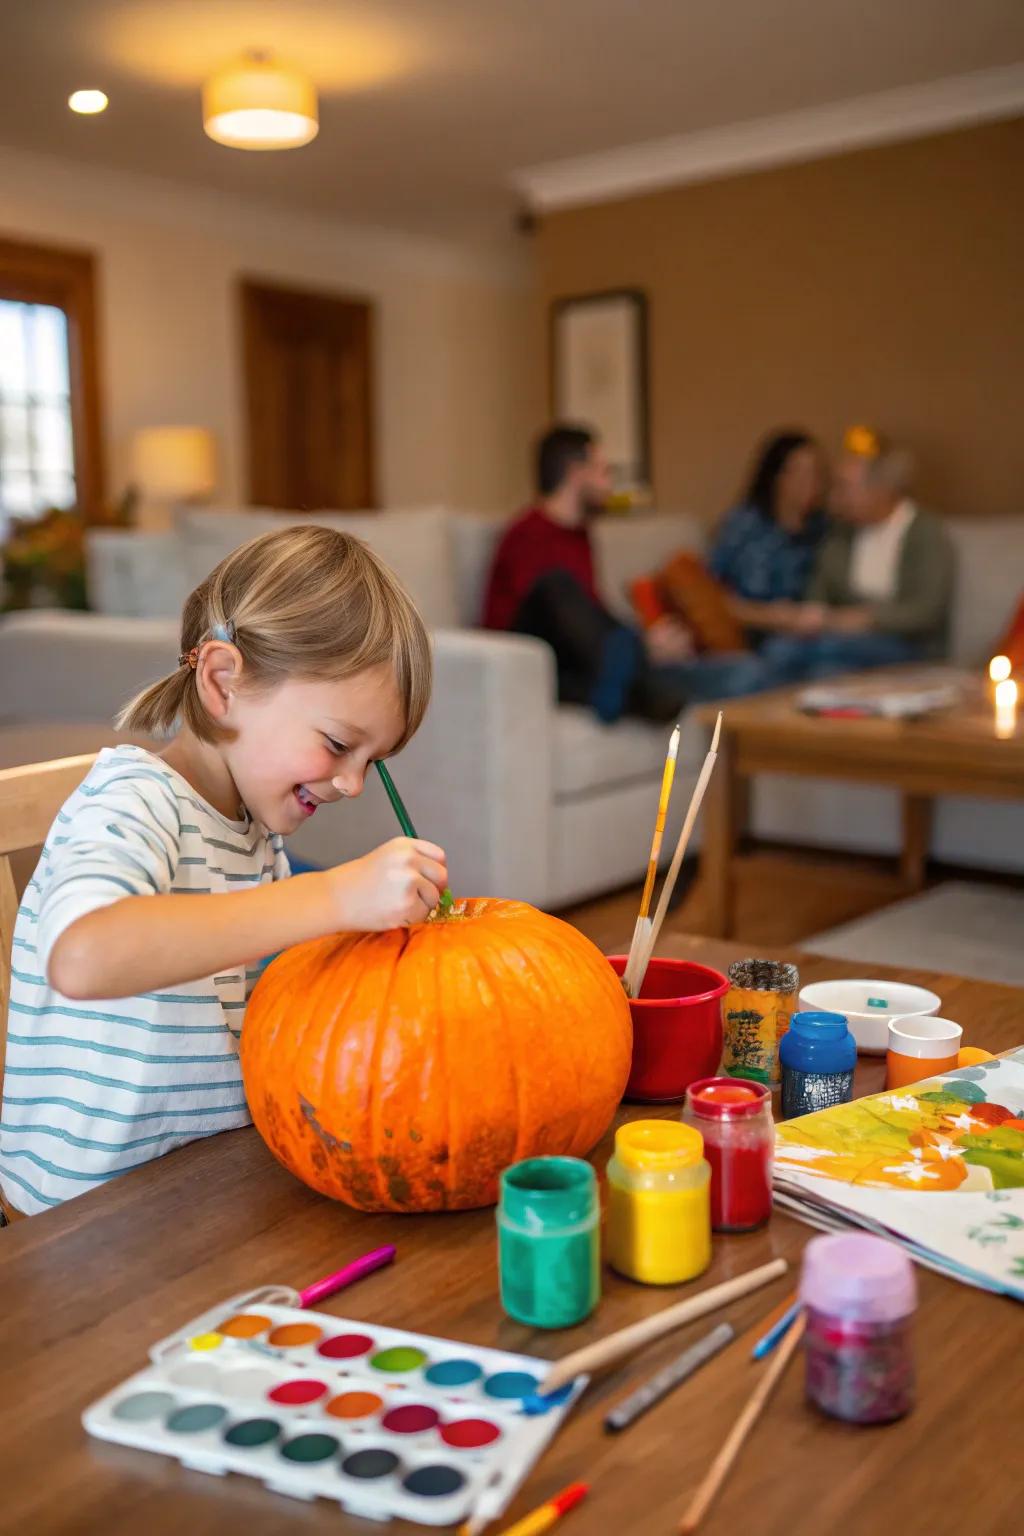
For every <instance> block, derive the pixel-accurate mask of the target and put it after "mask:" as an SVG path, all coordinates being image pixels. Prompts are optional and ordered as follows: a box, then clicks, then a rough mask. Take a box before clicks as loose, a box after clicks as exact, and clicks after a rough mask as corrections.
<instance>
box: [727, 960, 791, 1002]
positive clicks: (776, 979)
mask: <svg viewBox="0 0 1024 1536" xmlns="http://www.w3.org/2000/svg"><path fill="white" fill-rule="evenodd" d="M729 980H730V981H731V982H732V985H733V986H734V987H739V988H741V990H742V991H744V992H781V993H783V994H784V995H786V996H788V995H789V993H791V992H795V991H796V989H797V987H799V985H800V972H799V971H798V970H797V968H796V966H795V965H790V964H789V963H788V961H785V960H734V961H733V963H732V965H730V967H729Z"/></svg>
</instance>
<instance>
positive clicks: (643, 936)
mask: <svg viewBox="0 0 1024 1536" xmlns="http://www.w3.org/2000/svg"><path fill="white" fill-rule="evenodd" d="M678 755H679V727H678V725H677V726H676V727H675V729H674V730H673V732H672V735H671V736H670V737H669V743H668V752H667V753H666V755H665V769H664V772H663V773H662V776H661V793H660V794H659V796H658V813H657V816H656V817H655V821H654V836H653V837H652V838H651V856H650V858H649V859H648V861H647V878H646V880H645V881H644V889H643V895H642V896H641V897H640V911H639V912H638V913H637V918H636V924H635V926H634V928H633V942H632V943H631V944H630V946H629V959H628V960H627V961H626V969H625V972H624V974H623V977H622V985H623V987H624V988H625V990H626V996H627V997H635V996H636V992H635V990H634V987H633V982H634V979H635V970H636V966H637V964H638V963H639V960H640V956H641V955H642V954H643V951H644V948H645V946H646V942H647V939H648V938H649V936H650V931H651V923H650V918H649V916H648V913H649V912H650V910H651V897H652V896H653V895H654V881H655V879H656V877H657V874H658V859H659V857H660V855H661V842H662V838H663V837H664V835H665V818H666V816H667V815H668V802H669V799H670V797H671V794H672V780H673V779H674V778H675V773H676V758H677V757H678Z"/></svg>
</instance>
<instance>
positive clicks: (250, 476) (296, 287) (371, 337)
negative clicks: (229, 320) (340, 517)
mask: <svg viewBox="0 0 1024 1536" xmlns="http://www.w3.org/2000/svg"><path fill="white" fill-rule="evenodd" d="M236 291H237V299H236V305H237V314H238V323H239V327H240V330H241V342H242V345H241V348H240V355H241V365H242V380H241V384H242V395H243V400H244V410H245V458H246V485H247V491H248V495H249V498H250V500H259V498H258V497H257V496H255V495H254V491H253V486H254V483H255V481H256V479H257V478H258V475H257V466H256V457H255V454H256V447H255V443H254V440H253V439H254V433H253V428H252V401H251V396H250V394H249V387H250V386H249V380H250V377H251V374H252V371H253V369H254V366H255V363H256V348H257V346H258V340H257V334H256V326H255V324H254V315H253V310H252V307H251V302H250V301H251V300H255V299H257V298H258V297H259V296H260V295H265V296H268V297H271V298H272V297H274V296H275V295H279V296H280V297H282V298H285V299H292V300H295V299H298V300H302V299H304V298H307V299H309V300H310V301H311V302H312V303H329V304H341V305H350V306H351V307H352V308H353V309H356V310H358V311H359V312H360V314H361V316H362V318H363V320H364V323H365V327H366V336H365V357H366V392H367V406H368V409H367V413H366V463H367V474H366V479H367V495H366V496H365V498H363V508H364V509H365V510H372V509H374V508H376V507H377V505H378V500H377V491H378V474H377V433H376V404H377V396H376V378H375V369H374V356H375V341H376V310H377V306H376V302H375V300H374V299H373V298H372V297H371V296H369V295H367V294H365V293H352V292H348V291H339V290H337V289H329V288H314V287H310V286H308V285H306V284H304V283H291V282H280V281H277V280H275V279H273V278H266V277H261V276H260V275H259V274H257V273H250V272H243V273H241V274H240V275H239V277H238V279H237V283H236ZM282 510H290V509H287V508H285V509H282ZM340 510H345V509H340Z"/></svg>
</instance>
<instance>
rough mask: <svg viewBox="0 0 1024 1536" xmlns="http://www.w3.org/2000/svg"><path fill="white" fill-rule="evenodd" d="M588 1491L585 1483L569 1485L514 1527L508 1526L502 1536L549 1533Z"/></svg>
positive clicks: (531, 1535) (539, 1535)
mask: <svg viewBox="0 0 1024 1536" xmlns="http://www.w3.org/2000/svg"><path fill="white" fill-rule="evenodd" d="M589 1491H590V1490H589V1485H588V1484H587V1483H570V1484H569V1486H568V1488H563V1489H562V1491H561V1493H556V1494H555V1496H554V1498H552V1499H548V1500H547V1502H546V1503H544V1504H541V1505H539V1506H538V1507H537V1508H536V1509H535V1510H533V1511H532V1513H531V1514H529V1515H524V1516H523V1518H522V1520H517V1521H516V1523H515V1525H510V1526H509V1527H508V1529H507V1530H506V1531H505V1532H504V1533H503V1536H541V1532H543V1531H550V1529H551V1527H552V1526H553V1525H556V1524H557V1523H558V1521H559V1520H561V1518H562V1516H563V1515H567V1514H568V1513H569V1511H570V1509H572V1508H573V1507H574V1506H575V1505H577V1504H578V1503H579V1502H580V1500H581V1499H584V1498H586V1496H587V1494H588V1492H589Z"/></svg>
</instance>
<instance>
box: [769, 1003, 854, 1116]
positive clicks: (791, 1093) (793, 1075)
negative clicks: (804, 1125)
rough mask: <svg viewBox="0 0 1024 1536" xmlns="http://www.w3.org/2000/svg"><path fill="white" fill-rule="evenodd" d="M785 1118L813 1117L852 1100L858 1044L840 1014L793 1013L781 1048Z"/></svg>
mask: <svg viewBox="0 0 1024 1536" xmlns="http://www.w3.org/2000/svg"><path fill="white" fill-rule="evenodd" d="M779 1060H780V1063H781V1066H782V1118H783V1120H792V1119H793V1118H794V1116H796V1115H813V1114H814V1113H815V1112H816V1111H817V1110H819V1109H830V1108H831V1107H832V1106H833V1105H834V1104H848V1103H849V1102H850V1100H851V1099H852V1098H853V1072H854V1068H855V1067H856V1065H857V1042H856V1040H855V1039H854V1038H853V1035H852V1034H851V1033H850V1027H849V1025H848V1023H847V1021H846V1017H845V1015H844V1014H841V1013H794V1015H793V1017H792V1019H791V1020H790V1025H789V1029H788V1030H787V1031H786V1034H785V1035H784V1036H783V1038H782V1044H781V1045H780V1046H779Z"/></svg>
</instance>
